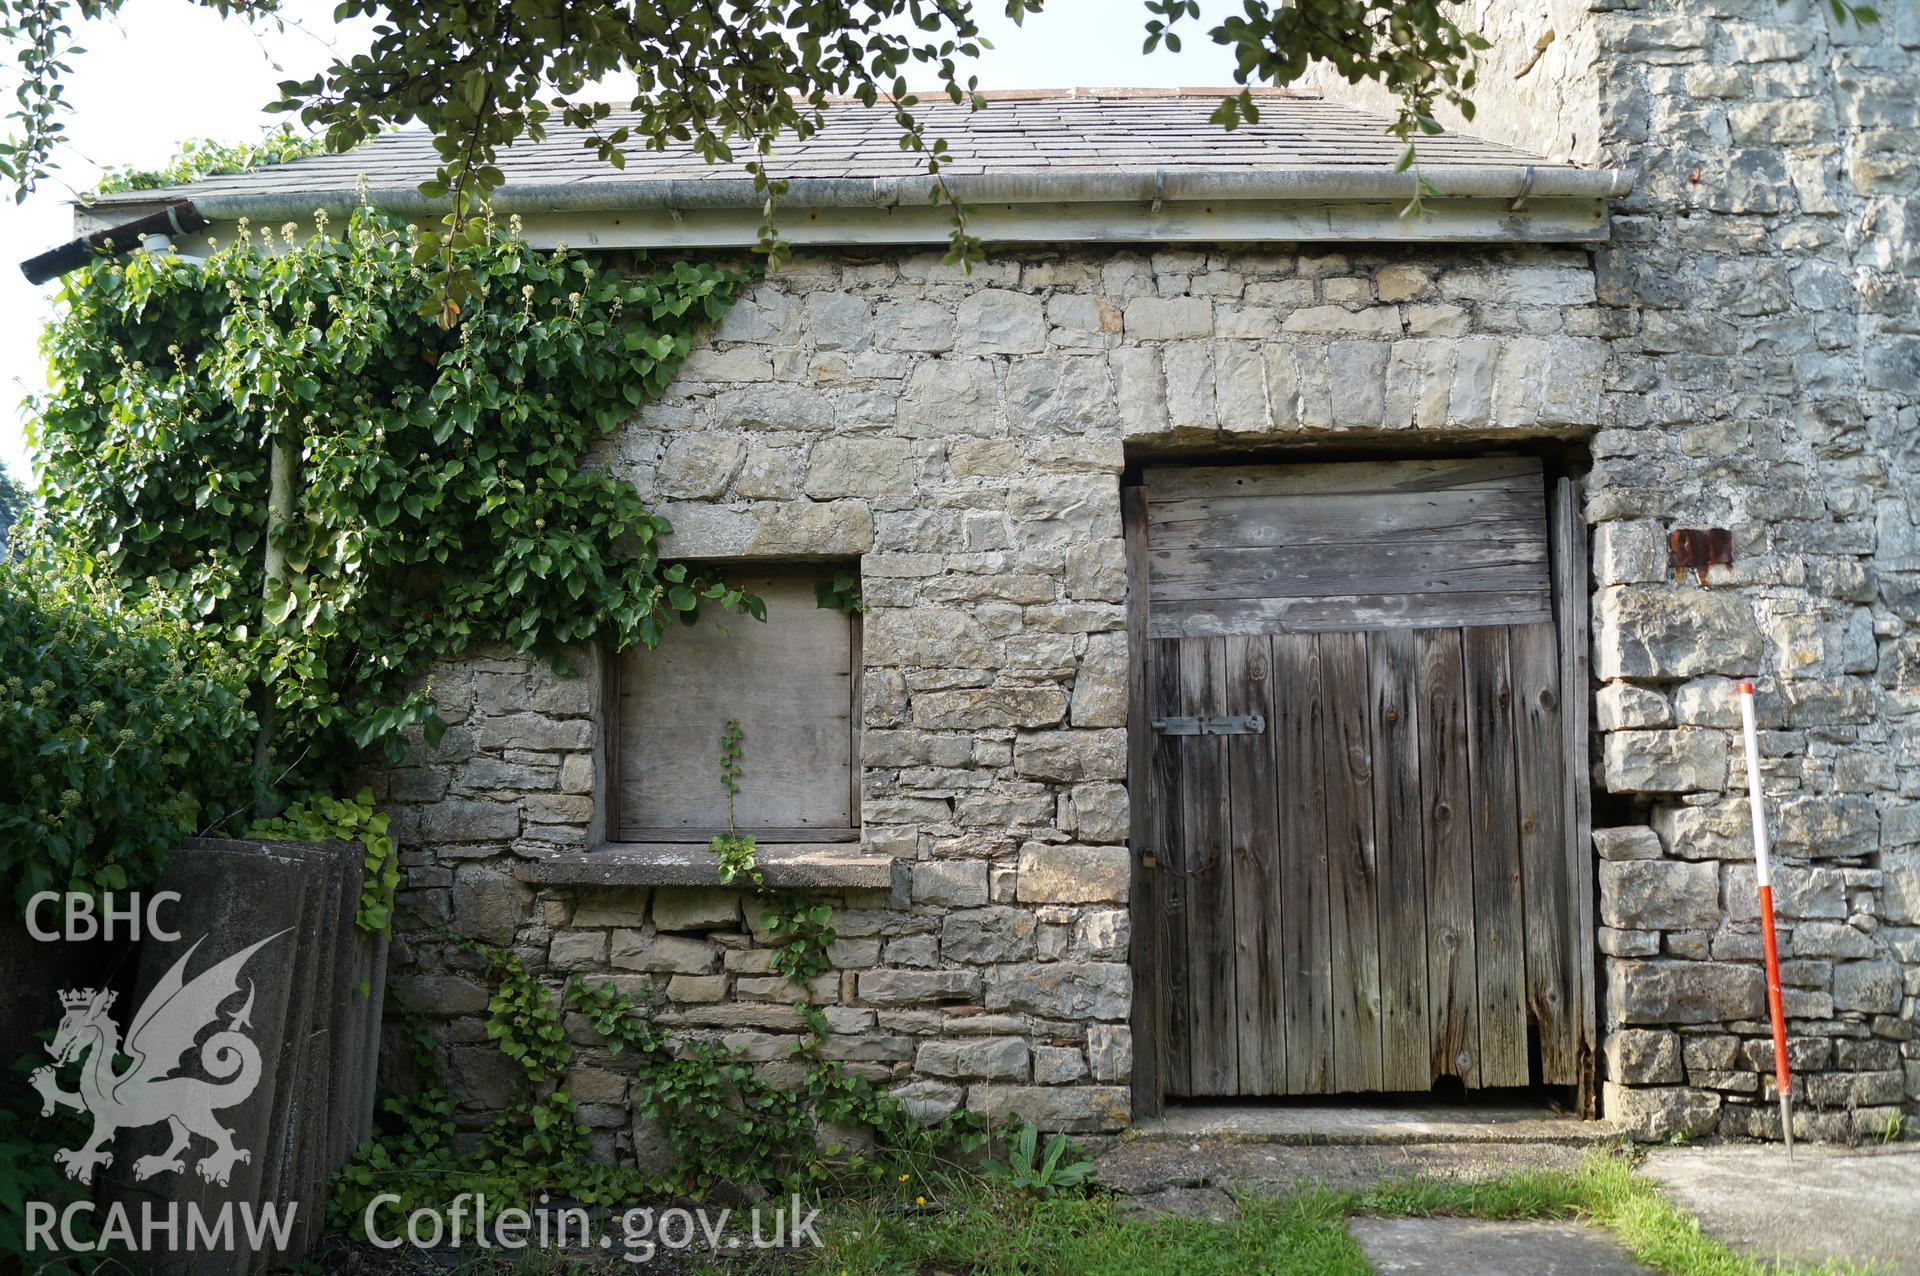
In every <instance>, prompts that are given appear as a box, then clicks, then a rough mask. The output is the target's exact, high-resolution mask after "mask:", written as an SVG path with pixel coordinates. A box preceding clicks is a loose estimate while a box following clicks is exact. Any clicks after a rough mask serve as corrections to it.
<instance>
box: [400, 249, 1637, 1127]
mask: <svg viewBox="0 0 1920 1276" xmlns="http://www.w3.org/2000/svg"><path fill="white" fill-rule="evenodd" d="M1594 300H1595V286H1594V278H1593V274H1592V270H1591V266H1590V263H1589V260H1588V257H1587V255H1586V253H1584V252H1583V251H1580V250H1577V249H1525V250H1510V251H1501V250H1497V249H1488V248H1462V249H1442V250H1419V251H1416V250H1406V251H1394V250H1375V251H1369V252H1365V253H1346V252H1327V251H1313V252H1296V251H1289V250H1284V249H1279V250H1273V251H1228V250H1219V251H1186V250H1183V251H1167V252H1156V253H1148V252H1142V251H1103V252H1098V253H1095V252H1085V253H1061V254H1041V255H1034V254H1031V253H1025V254H1019V255H1016V254H1013V253H996V254H995V255H994V256H993V257H992V258H991V259H990V260H989V261H988V262H987V264H986V265H985V266H984V267H981V268H978V269H976V270H975V271H974V272H973V274H972V275H971V276H964V275H962V274H961V273H960V272H959V271H958V270H956V269H953V268H950V267H946V266H943V265H941V264H940V262H939V260H938V257H937V255H913V256H907V255H900V254H880V253H873V254H858V255H853V254H849V255H813V254H810V255H803V256H802V257H800V258H799V259H797V260H796V261H794V262H793V263H792V264H791V265H789V266H788V267H787V268H785V269H784V270H782V271H781V272H780V273H779V274H778V275H777V276H775V277H773V278H771V279H769V280H767V281H764V282H762V283H760V284H758V285H757V286H755V287H754V288H753V289H752V290H751V292H750V293H749V295H748V296H747V297H746V298H745V299H744V300H742V301H741V302H740V303H739V304H738V305H737V306H735V307H734V309H733V310H732V311H731V312H730V313H729V314H728V315H727V316H726V318H725V320H724V322H722V323H721V324H719V325H718V327H717V328H716V330H714V331H713V332H711V333H710V334H708V336H707V338H706V339H703V340H702V341H701V342H700V343H699V345H698V347H697V349H696V350H695V351H694V353H693V355H692V357H691V358H690V359H689V360H688V362H687V364H686V366H685V368H684V370H683V371H682V372H681V374H680V377H679V379H678V380H677V381H676V382H675V383H674V384H673V386H672V387H671V390H670V393H669V395H668V397H667V398H666V399H665V400H663V401H661V402H659V403H656V404H654V405H651V406H650V407H648V408H647V409H646V410H645V411H643V412H642V413H641V414H640V416H639V418H638V419H637V420H636V421H635V422H634V423H633V424H632V425H631V427H629V428H627V429H626V430H625V431H624V432H622V433H621V434H620V435H619V436H618V437H617V438H616V439H615V440H614V441H613V443H612V445H611V446H610V447H609V448H608V449H607V452H606V454H605V456H604V458H603V461H604V463H605V464H607V465H608V466H609V467H610V468H611V469H612V470H613V471H614V472H615V473H618V474H620V475H622V476H624V477H627V478H630V479H631V480H632V481H633V482H635V483H636V484H637V485H638V486H639V488H640V490H641V491H642V492H643V493H645V494H646V495H648V496H650V497H652V498H654V499H656V500H657V501H658V502H659V506H660V508H661V509H662V510H663V511H664V512H665V513H666V514H667V515H668V516H669V517H670V518H671V519H672V521H673V524H674V527H675V529H676V530H675V534H674V536H673V537H672V539H671V541H670V543H669V546H668V548H669V552H672V553H678V554H685V555H697V556H703V557H710V558H719V559H722V560H726V559H741V560H747V559H753V560H759V559H767V558H780V557H795V558H809V557H810V558H822V557H824V558H842V559H853V558H857V559H858V560H859V564H860V573H861V585H862V590H863V592H864V595H865V598H866V601H867V602H868V603H869V604H870V605H871V607H872V612H871V614H870V615H869V616H868V617H867V618H866V622H865V640H864V656H863V659H864V666H865V669H864V704H865V724H864V734H863V740H862V756H861V759H860V764H861V769H862V774H863V779H864V794H865V796H864V803H863V806H864V809H863V812H862V815H863V820H862V839H863V841H862V846H863V849H864V850H865V851H866V852H868V853H870V854H871V855H874V856H880V857H886V858H887V859H888V860H890V861H896V862H898V864H899V865H900V868H899V871H898V873H897V874H896V881H897V882H898V883H899V884H898V886H897V887H896V889H895V890H893V891H891V892H888V891H867V892H856V893H852V894H848V895H840V896H834V897H832V898H833V902H834V903H836V905H837V906H838V911H837V913H836V919H835V925H836V927H837V929H838V932H839V937H840V938H839V942H838V943H837V944H836V945H835V946H834V949H833V960H834V964H835V967H836V969H835V971H834V972H833V973H831V974H829V975H827V976H825V977H823V978H822V979H820V980H818V981H817V983H816V985H815V986H814V987H813V989H812V995H813V997H814V999H815V1001H816V1002H817V1003H818V1004H820V1005H822V1006H823V1007H825V1008H826V1015H827V1021H828V1024H829V1025H830V1027H831V1029H832V1038H831V1040H830V1042H829V1045H828V1053H829V1054H830V1055H834V1056H835V1057H838V1058H841V1059H843V1060H846V1061H847V1062H848V1066H850V1067H854V1068H858V1069H861V1070H862V1071H864V1072H866V1073H868V1074H869V1075H870V1076H872V1077H873V1078H874V1079H876V1080H878V1081H880V1082H882V1083H888V1084H893V1085H896V1086H898V1087H899V1088H900V1092H901V1093H902V1094H903V1095H904V1096H905V1097H906V1098H908V1099H909V1100H911V1101H912V1102H913V1103H915V1104H916V1105H918V1106H919V1108H920V1110H921V1111H923V1112H926V1113H929V1114H937V1113H939V1112H941V1111H944V1110H950V1109H952V1108H953V1107H954V1106H955V1105H959V1104H962V1103H964V1104H966V1105H968V1106H969V1107H971V1108H973V1109H976V1110H980V1111H984V1112H987V1113H994V1114H1003V1113H1009V1112H1015V1113H1019V1114H1021V1115H1023V1116H1025V1117H1027V1118H1029V1119H1031V1120H1033V1121H1035V1122H1037V1123H1039V1124H1041V1125H1043V1126H1047V1127H1050V1128H1064V1129H1071V1130H1082V1131H1090V1130H1110V1129H1115V1128H1118V1127H1120V1126H1122V1125H1124V1124H1125V1123H1126V1122H1127V1120H1128V1118H1129V1115H1130V1091H1129V1083H1130V1080H1131V1075H1132V1053H1133V1048H1132V1041H1131V1036H1130V1032H1129V1029H1128V1026H1127V1019H1128V1014H1129V1011H1130V1009H1131V997H1132V975H1131V972H1130V967H1129V966H1128V964H1127V961H1128V958H1127V953H1128V944H1129V934H1128V914H1127V902H1128V901H1127V892H1128V881H1129V854H1128V850H1127V848H1126V839H1127V834H1128V795H1127V792H1126V789H1125V787H1124V783H1123V782H1124V780H1125V761H1126V747H1125V743H1126V731H1125V724H1126V711H1127V705H1126V673H1125V671H1126V659H1127V653H1126V636H1125V632H1124V600H1125V593H1126V573H1125V560H1124V555H1123V551H1122V542H1121V539H1120V533H1121V523H1120V502H1119V485H1120V478H1121V472H1122V469H1123V466H1124V463H1125V457H1126V450H1127V449H1128V448H1129V447H1130V446H1135V445H1145V444H1153V445H1156V446H1163V447H1164V446H1167V445H1171V444H1189V445H1192V446H1194V447H1196V448H1207V449H1212V450H1216V451H1219V450H1226V449H1237V448H1251V447H1256V446H1260V445H1271V444H1298V443H1321V444H1330V443H1332V444H1337V443H1350V444H1351V446H1352V447H1353V448H1354V449H1356V450H1366V449H1377V450H1394V449H1408V448H1415V447H1419V446H1422V445H1427V446H1430V445H1432V444H1433V443H1434V442H1436V441H1438V440H1445V439H1455V440H1476V439H1477V440H1486V441H1488V445H1489V446H1498V444H1499V442H1500V441H1501V440H1503V439H1531V438H1538V437H1560V438H1567V439H1577V438H1582V437H1585V436H1586V435H1588V434H1590V433H1591V432H1592V430H1593V428H1594V424H1595V422H1596V421H1597V420H1598V419H1599V413H1600V411H1601V406H1600V394H1601V381H1600V368H1601V363H1602V360H1603V358H1604V356H1605V345H1604V342H1603V341H1602V339H1601V338H1602V333H1603V328H1604V323H1605V320H1606V313H1605V312H1603V311H1601V310H1600V309H1598V308H1597V307H1596V306H1595V304H1594ZM580 663H581V664H582V665H583V666H589V667H590V666H591V663H592V662H591V661H590V660H588V659H586V658H585V657H584V656H583V657H582V659H581V661H580ZM435 691H436V695H437V696H438V698H439V701H440V703H441V705H442V715H443V716H444V717H446V718H447V719H448V721H449V722H451V723H452V724H453V725H452V727H451V729H450V730H449V731H448V732H447V733H446V736H445V738H444V739H443V740H442V741H441V742H440V744H439V745H438V746H437V747H436V748H433V749H427V748H425V747H424V746H423V747H422V748H421V749H419V751H418V752H417V755H416V756H415V758H414V759H413V760H412V762H411V763H410V764H409V765H408V766H406V767H403V768H401V769H400V770H398V771H396V772H394V773H393V774H392V775H391V777H390V778H389V780H388V788H387V790H386V792H385V793H384V794H383V798H384V800H385V801H386V803H387V805H388V807H389V809H391V810H393V811H394V812H395V814H396V816H397V821H396V827H397V829H398V832H399V836H400V838H401V840H402V842H403V844H404V845H405V847H406V848H407V849H406V851H405V862H406V872H407V876H406V885H405V889H404V891H403V892H402V896H401V902H402V904H403V906H405V908H406V909H407V910H408V911H407V912H406V913H404V914H403V917H402V920H401V922H400V923H399V935H398V939H397V941H396V946H395V953H394V965H395V967H396V969H397V971H398V972H399V973H400V979H399V981H398V985H397V992H398V995H399V997H400V999H401V1000H403V1001H405V1002H406V1003H407V1004H409V1005H411V1006H412V1007H414V1008H415V1009H417V1010H420V1011H423V1012H425V1013H427V1014H430V1015H435V1016H438V1017H439V1021H440V1028H441V1031H442V1034H443V1037H444V1039H445V1041H446V1042H447V1044H448V1047H449V1049H450V1051H451V1054H452V1060H453V1072H454V1080H455V1083H456V1084H455V1091H456V1093H457V1094H458V1095H459V1096H460V1098H461V1101H462V1103H463V1105H464V1108H463V1113H464V1119H467V1120H469V1121H471V1122H478V1121H480V1120H481V1119H482V1118H483V1116H484V1114H485V1112H486V1111H487V1110H488V1109H489V1108H491V1107H495V1106H498V1105H499V1104H500V1103H501V1102H503V1101H504V1100H505V1099H506V1097H507V1095H508V1094H509V1093H510V1090H511V1082H512V1077H511V1073H510V1070H509V1069H508V1068H506V1067H504V1066H503V1063H502V1061H501V1060H500V1059H499V1057H498V1056H497V1054H495V1053H494V1052H493V1051H492V1050H491V1049H490V1047H489V1046H488V1045H487V1044H486V1041H485V1037H484V1033H483V1032H482V1030H481V1015H482V1014H483V1009H484V1002H485V989H484V987H483V985H482V984H481V982H480V977H479V974H478V961H477V959H476V958H475V957H474V956H473V955H472V954H471V953H466V952H463V951H461V950H460V949H459V948H458V947H457V946H456V945H455V944H453V943H452V942H451V938H452V937H453V936H457V935H464V936H478V937H482V938H485V939H487V940H490V941H494V942H499V943H505V944H510V945H512V946H513V947H514V948H515V949H516V950H517V951H518V952H519V953H520V955H521V956H522V957H523V958H524V959H525V960H526V962H527V963H528V964H529V966H530V967H531V968H533V969H535V970H537V971H539V972H540V973H541V974H542V975H543V976H544V977H545V978H546V979H547V980H549V981H550V982H552V983H553V984H555V985H556V986H557V984H558V982H559V981H560V980H561V979H563V978H564V977H566V976H567V975H569V974H571V973H573V972H582V973H586V974H591V975H601V976H607V977H610V978H612V979H614V980H615V981H617V982H619V983H621V984H622V985H623V986H625V987H626V988H627V989H628V990H629V991H631V992H633V993H634V994H635V995H636V996H637V997H638V998H639V999H641V1000H642V1001H643V1002H644V1004H645V1005H647V1006H648V1007H649V1008H650V1010H651V1013H653V1014H654V1016H655V1017H656V1019H657V1020H658V1021H659V1022H660V1023H662V1024H664V1025H667V1026H669V1027H672V1028H674V1029H676V1030H678V1031H681V1032H686V1033H696V1034H705V1035H709V1036H714V1037H718V1038H721V1039H724V1040H726V1041H727V1042H729V1043H731V1044H734V1045H737V1046H739V1047H741V1048H742V1049H744V1050H746V1051H747V1052H748V1054H749V1057H751V1058H752V1059H754V1060H755V1061H756V1062H758V1063H760V1064H761V1066H764V1067H767V1068H773V1069H777V1068H780V1067H783V1066H787V1065H785V1064H784V1063H783V1061H784V1060H786V1059H787V1057H788V1046H789V1045H790V1044H791V1040H792V1037H793V1035H794V1034H795V1033H797V1032H798V1031H799V1029H800V1020H799V1017H798V1015H797V1014H796V1012H795V1011H794V1009H793V1007H792V1005H791V1004H790V1003H791V1001H792V1000H793V990H792V989H791V988H790V987H788V986H787V985H786V983H785V981H784V980H783V979H781V978H779V977H778V976H775V975H770V974H769V973H768V967H767V957H768V953H767V948H766V940H767V937H766V936H765V935H763V934H762V933H761V932H760V931H759V930H758V928H757V919H756V918H754V917H753V916H751V915H750V914H749V913H743V911H742V908H741V901H740V897H739V895H738V893H736V892H731V891H726V890H721V889H718V888H711V889H691V888H686V887H675V888H670V887H657V888H653V889H645V888H634V889H628V890H624V891H610V890H606V889H602V888H596V887H555V886H542V887H539V888H535V887H533V886H530V885H528V884H526V883H524V882H523V881H521V880H519V879H517V878H516V877H515V875H514V874H515V869H516V867H518V866H520V865H523V864H525V863H527V862H529V861H531V860H536V859H539V858H542V857H546V856H551V855H553V854H556V853H559V852H568V851H580V850H585V849H588V839H589V836H590V820H591V812H592V786H593V784H594V782H595V781H594V766H593V759H592V748H593V741H594V738H595V722H594V715H595V714H596V712H597V711H598V709H597V706H598V696H597V689H596V687H595V686H594V684H593V680H592V679H591V678H579V679H574V680H563V679H559V678H557V677H556V676H555V675H554V674H553V673H552V672H551V670H549V669H547V668H546V667H545V666H543V665H541V664H540V663H538V662H535V661H532V660H528V659H524V658H518V657H513V656H511V655H509V654H507V653H503V652H491V653H488V654H487V655H486V656H484V658H477V659H474V660H469V661H466V662H463V663H462V664H460V665H458V666H453V667H449V668H446V669H443V670H441V671H440V673H439V675H438V678H437V681H436V687H435ZM696 747H706V746H705V745H704V744H702V745H699V746H696ZM590 1041H591V1038H590V1037H588V1038H583V1039H582V1044H583V1045H588V1044H589V1043H590ZM582 1058H583V1062H582V1064H581V1070H580V1073H579V1075H578V1076H577V1077H576V1079H575V1083H574V1094H575V1097H576V1099H578V1100H580V1101H581V1103H582V1107H581V1111H582V1113H583V1115H584V1117H585V1119H586V1120H588V1121H589V1122H590V1123H591V1124H593V1125H594V1126H595V1127H596V1128H597V1129H598V1131H599V1138H600V1140H601V1144H602V1148H603V1151H604V1152H605V1153H606V1154H608V1155H610V1156H623V1157H630V1156H633V1155H635V1149H636V1148H639V1149H642V1150H643V1151H644V1152H645V1153H646V1154H647V1155H652V1154H653V1153H654V1150H655V1149H656V1148H657V1141H656V1140H655V1139H654V1137H653V1135H652V1134H651V1132H649V1131H648V1130H647V1129H646V1128H645V1124H644V1123H643V1122H635V1121H634V1120H633V1118H632V1114H631V1110H630V1107H629V1104H628V1092H627V1080H626V1076H625V1074H624V1073H623V1072H622V1071H621V1061H620V1060H619V1059H617V1058H609V1057H606V1056H604V1055H601V1054H597V1053H595V1052H594V1051H593V1050H591V1049H589V1050H587V1051H586V1053H585V1054H584V1055H583V1056H582Z"/></svg>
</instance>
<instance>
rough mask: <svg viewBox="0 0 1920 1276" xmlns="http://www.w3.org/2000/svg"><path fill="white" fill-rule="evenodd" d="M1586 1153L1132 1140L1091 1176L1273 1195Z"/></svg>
mask: <svg viewBox="0 0 1920 1276" xmlns="http://www.w3.org/2000/svg"><path fill="white" fill-rule="evenodd" d="M1586 1152H1587V1150H1586V1148H1584V1147H1581V1146H1578V1145H1573V1144H1563V1143H1529V1144H1510V1143H1408V1144H1401V1145H1393V1146H1387V1145H1371V1144H1320V1145H1301V1144H1289V1143H1251V1142H1238V1143H1236V1142H1219V1141H1214V1140H1208V1141H1206V1142H1193V1143H1173V1142H1167V1141H1157V1140H1152V1141H1150V1140H1137V1139H1127V1140H1123V1141H1121V1142H1120V1143H1119V1144H1118V1145H1116V1146H1115V1147H1113V1148H1111V1149H1110V1150H1108V1151H1107V1152H1105V1153H1104V1154H1102V1155H1101V1156H1100V1157H1099V1158H1097V1160H1096V1161H1095V1168H1094V1178H1095V1179H1096V1180H1097V1181H1098V1182H1099V1183H1101V1184H1102V1185H1103V1186H1105V1187H1107V1188H1109V1189H1111V1190H1113V1191H1115V1192H1120V1193H1124V1194H1126V1195H1128V1196H1136V1197H1138V1196H1151V1195H1154V1194H1156V1193H1161V1192H1165V1191H1168V1190H1169V1189H1174V1188H1206V1187H1211V1188H1226V1189H1231V1190H1237V1191H1245V1192H1257V1193H1261V1194H1263V1195H1269V1196H1271V1195H1277V1194H1280V1193H1285V1192H1290V1191H1295V1190H1300V1189H1304V1188H1308V1187H1311V1186H1313V1185H1314V1184H1316V1183H1319V1184H1322V1185H1324V1186H1326V1187H1328V1188H1332V1189H1333V1190H1335V1191H1341V1190H1346V1189H1349V1188H1364V1187H1372V1186H1374V1185H1376V1184H1379V1183H1394V1182H1400V1181H1402V1180H1405V1179H1409V1178H1413V1177H1415V1176H1417V1175H1423V1176H1426V1177H1429V1178H1441V1179H1453V1180H1459V1181H1465V1180H1470V1179H1483V1178H1491V1177H1493V1176H1495V1175H1499V1174H1507V1173H1511V1172H1513V1171H1516V1170H1544V1169H1572V1168H1574V1167H1575V1166H1577V1165H1579V1163H1580V1160H1581V1158H1582V1157H1584V1156H1585V1155H1586Z"/></svg>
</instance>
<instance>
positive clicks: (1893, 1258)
mask: <svg viewBox="0 0 1920 1276" xmlns="http://www.w3.org/2000/svg"><path fill="white" fill-rule="evenodd" d="M1642 1172H1643V1173H1644V1174H1646V1175H1647V1177H1649V1178H1651V1179H1653V1180H1654V1181H1655V1182H1656V1183H1658V1184H1659V1186H1660V1189H1661V1191H1662V1192H1663V1193H1664V1194H1665V1195H1666V1196H1667V1198H1668V1199H1669V1200H1671V1201H1673V1202H1674V1204H1676V1205H1678V1206H1680V1207H1681V1208H1682V1209H1684V1210H1686V1211H1688V1212H1689V1213H1691V1214H1693V1215H1695V1216H1696V1217H1698V1218H1699V1220H1700V1226H1701V1227H1702V1228H1703V1229H1704V1230H1705V1231H1706V1232H1707V1234H1708V1235H1710V1236H1713V1237H1716V1238H1718V1239H1719V1240H1721V1241H1724V1242H1725V1243H1726V1244H1728V1245H1730V1246H1732V1247H1733V1248H1734V1249H1736V1250H1739V1251H1741V1252H1742V1253H1746V1254H1750V1255H1752V1256H1754V1257H1756V1258H1764V1259H1772V1258H1775V1257H1784V1258H1790V1259H1795V1260H1798V1261H1800V1262H1804V1263H1814V1264H1817V1263H1822V1262H1825V1261H1827V1260H1828V1259H1836V1260H1852V1261H1854V1262H1873V1261H1878V1262H1881V1263H1884V1264H1889V1265H1890V1267H1889V1268H1888V1270H1891V1271H1894V1272H1910V1273H1916V1274H1917V1276H1920V1148H1915V1147H1913V1146H1912V1145H1904V1146H1902V1145H1896V1146H1892V1147H1886V1148H1835V1147H1828V1146H1809V1145H1806V1144H1802V1145H1801V1146H1800V1147H1798V1148H1797V1149H1795V1152H1794V1159H1793V1160H1792V1161H1791V1162H1789V1161H1788V1160H1787V1154H1786V1151H1785V1149H1784V1148H1782V1147H1781V1146H1780V1145H1779V1144H1709V1145H1705V1146H1700V1147H1680V1148H1654V1149H1653V1150H1651V1151H1650V1152H1649V1153H1648V1154H1647V1162H1646V1165H1645V1167H1644V1169H1643V1171H1642Z"/></svg>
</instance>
